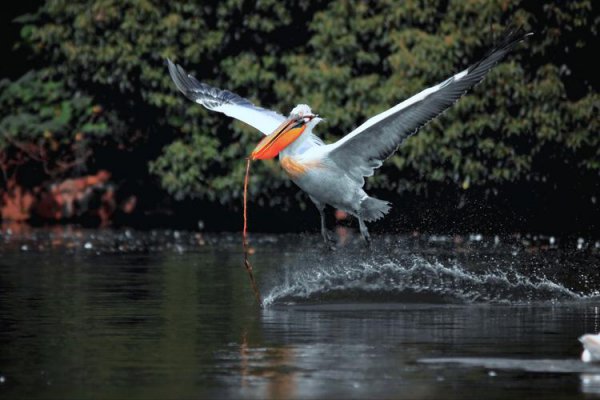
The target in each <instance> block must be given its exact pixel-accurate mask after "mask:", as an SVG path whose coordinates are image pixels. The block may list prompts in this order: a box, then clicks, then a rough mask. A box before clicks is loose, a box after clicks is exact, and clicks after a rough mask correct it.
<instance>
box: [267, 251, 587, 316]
mask: <svg viewBox="0 0 600 400" xmlns="http://www.w3.org/2000/svg"><path fill="white" fill-rule="evenodd" d="M283 267H284V272H283V273H282V274H280V275H278V276H277V277H275V278H274V279H271V282H272V287H271V289H270V290H269V291H268V292H267V295H266V296H265V298H264V300H263V306H265V307H268V306H270V305H273V304H276V303H297V302H323V301H345V302H352V301H354V302H361V301H375V300H377V301H380V300H384V301H396V302H410V301H412V302H415V301H418V302H441V303H465V302H485V303H511V304H515V303H529V302H534V301H564V300H581V299H584V298H586V297H587V296H586V295H585V294H583V293H580V292H577V291H574V290H572V289H570V288H567V287H566V286H564V285H563V284H561V282H559V281H556V280H553V279H550V278H547V277H545V276H544V275H543V273H540V272H539V271H535V272H533V273H530V274H528V275H526V274H524V273H521V272H519V271H518V270H517V269H516V268H515V267H514V266H513V265H512V264H511V263H507V264H506V265H494V263H488V265H487V266H486V267H482V266H481V265H478V266H473V265H471V266H469V267H467V266H465V265H463V264H461V263H460V262H458V261H457V260H451V261H444V262H442V261H439V260H436V259H433V260H430V259H427V258H425V257H423V256H418V255H406V254H405V255H398V256H393V257H390V256H387V257H386V256H373V255H367V256H364V255H359V256H357V255H356V254H354V255H346V256H342V257H340V255H339V254H337V255H335V256H325V257H323V256H322V257H320V258H316V259H315V257H311V256H305V257H299V258H297V259H296V260H291V261H290V263H288V264H287V265H284V266H283Z"/></svg>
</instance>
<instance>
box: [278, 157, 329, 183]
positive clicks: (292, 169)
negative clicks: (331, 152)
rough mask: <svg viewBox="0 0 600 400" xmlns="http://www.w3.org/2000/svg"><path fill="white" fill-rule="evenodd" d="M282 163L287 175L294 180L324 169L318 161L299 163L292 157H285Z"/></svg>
mask: <svg viewBox="0 0 600 400" xmlns="http://www.w3.org/2000/svg"><path fill="white" fill-rule="evenodd" d="M280 163H281V167H282V168H283V170H284V171H285V173H286V174H287V175H288V176H289V177H290V178H292V179H294V178H301V177H303V176H304V175H306V174H307V173H308V172H310V171H312V170H315V169H318V168H322V167H323V164H322V163H321V162H320V161H318V160H314V161H299V160H298V159H295V158H294V157H290V156H285V157H283V158H282V159H281V161H280Z"/></svg>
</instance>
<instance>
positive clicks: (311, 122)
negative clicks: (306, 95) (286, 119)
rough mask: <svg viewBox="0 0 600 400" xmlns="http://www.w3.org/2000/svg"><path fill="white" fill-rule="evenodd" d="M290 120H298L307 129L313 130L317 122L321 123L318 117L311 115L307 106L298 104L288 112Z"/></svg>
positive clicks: (321, 119)
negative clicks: (301, 121) (302, 122)
mask: <svg viewBox="0 0 600 400" xmlns="http://www.w3.org/2000/svg"><path fill="white" fill-rule="evenodd" d="M290 118H298V119H301V120H303V121H304V123H305V124H306V125H307V128H311V129H312V128H314V127H315V125H317V124H318V123H319V122H321V121H323V118H320V117H319V116H318V115H315V114H313V112H312V110H311V109H310V107H309V106H308V105H307V104H298V105H297V106H296V107H294V108H293V109H292V112H290Z"/></svg>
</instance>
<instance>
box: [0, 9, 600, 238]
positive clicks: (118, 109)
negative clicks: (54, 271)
mask: <svg viewBox="0 0 600 400" xmlns="http://www.w3.org/2000/svg"><path fill="white" fill-rule="evenodd" d="M596 3H597V2H593V1H592V0H574V1H568V2H566V1H545V2H542V1H525V0H523V1H507V0H492V1H488V0H469V1H430V0H421V1H403V2H396V1H391V0H390V1H377V2H370V1H365V2H349V1H343V0H334V1H274V0H266V1H258V2H250V1H243V0H234V1H203V2H193V1H171V2H163V1H156V0H131V1H128V2H119V1H109V0H91V1H84V2H78V1H73V2H65V1H51V0H48V1H45V2H43V1H39V2H29V3H27V2H25V3H22V4H20V5H19V6H18V7H20V9H16V10H15V11H13V12H12V14H11V13H7V14H4V15H3V17H2V18H3V19H4V21H3V24H2V26H3V30H4V33H3V37H5V38H9V40H3V42H2V46H3V47H2V50H3V54H9V55H10V56H9V57H7V58H6V59H7V60H9V61H8V62H6V63H3V65H2V66H1V67H0V74H1V75H0V78H2V80H1V81H0V168H1V170H2V174H0V192H1V193H0V195H1V201H2V207H3V208H2V210H3V215H2V218H3V219H4V220H9V219H13V220H14V219H16V220H21V221H26V222H28V223H31V224H48V223H65V222H76V223H82V224H84V225H91V226H96V225H113V226H120V225H133V226H137V227H154V226H177V227H187V228H190V229H196V228H197V227H198V223H199V221H202V222H201V223H200V226H202V227H204V229H208V230H238V229H239V228H240V225H241V224H240V215H239V212H240V209H241V200H242V180H243V173H244V158H245V157H246V156H247V155H248V154H249V152H250V151H251V149H252V148H253V147H254V146H255V144H256V143H257V142H258V140H259V139H260V134H259V133H258V132H256V131H254V130H253V129H252V128H250V127H248V126H245V125H244V124H242V123H240V122H234V121H232V120H230V119H229V118H227V117H225V116H223V115H221V114H215V113H211V112H209V111H207V110H205V109H204V108H202V107H200V106H197V105H194V104H193V103H191V102H190V101H188V100H187V99H185V98H184V97H183V96H181V94H180V93H179V92H178V91H177V90H176V88H175V86H174V85H173V83H172V81H171V79H170V77H169V75H168V72H167V69H166V63H165V59H166V58H167V57H168V58H170V59H172V60H173V61H175V62H177V63H179V64H181V65H183V66H184V67H185V68H186V69H187V70H188V71H189V72H191V73H192V74H193V75H195V76H196V77H197V78H198V79H200V80H203V81H206V82H207V83H209V84H212V85H214V86H217V87H221V88H226V89H229V90H231V91H233V92H236V93H238V94H240V95H242V96H245V97H248V98H249V99H251V100H252V101H253V102H255V103H257V104H260V105H261V106H263V107H266V108H272V109H275V110H278V111H280V112H282V113H284V114H287V113H288V112H289V111H290V110H291V109H292V108H293V107H294V105H295V104H298V103H306V104H309V105H311V107H312V108H313V110H314V111H315V112H316V113H318V114H320V115H321V116H323V117H324V118H326V122H324V123H322V124H321V125H320V126H319V128H318V130H317V133H318V134H319V135H320V136H321V137H323V138H324V139H325V140H326V141H333V140H337V139H338V138H340V137H342V136H343V135H344V134H346V133H348V132H350V131H351V130H352V129H353V128H354V127H356V126H358V125H359V124H360V123H362V122H363V121H364V120H366V119H367V118H369V117H370V116H372V115H375V114H377V113H379V112H382V111H384V110H386V109H387V108H389V107H392V106H393V105H395V104H397V103H399V102H400V101H402V100H404V99H406V98H408V97H410V96H411V95H413V94H416V93H417V92H419V91H421V90H422V89H424V88H426V87H428V86H431V85H433V84H436V83H438V82H440V81H442V80H444V79H446V78H447V77H449V76H450V75H452V74H454V73H456V72H458V71H460V70H461V69H463V68H465V67H466V66H468V65H469V64H470V63H472V62H474V61H476V60H477V59H478V57H480V56H481V55H483V54H484V53H485V52H486V51H487V50H488V49H489V47H490V46H491V45H492V44H493V43H494V40H495V38H496V37H497V35H498V34H499V33H501V32H502V31H503V29H504V27H505V26H506V25H508V24H510V23H513V24H517V25H523V26H524V27H525V29H526V30H528V31H533V32H534V33H535V35H534V36H533V37H530V38H529V39H528V41H526V42H525V43H523V44H521V45H520V46H518V48H517V49H516V50H515V51H514V52H513V53H512V54H510V55H509V57H507V59H506V60H505V61H504V62H503V63H502V64H500V65H499V66H498V67H497V68H496V69H495V70H493V71H492V72H491V73H490V74H489V76H488V77H487V78H486V79H485V80H484V81H483V82H482V83H481V84H480V85H478V86H477V87H476V88H475V90H473V91H472V92H471V93H469V94H468V95H467V96H465V97H464V98H463V99H462V100H460V101H459V102H458V103H457V104H456V105H455V106H454V107H453V108H451V109H450V110H449V111H448V112H446V113H445V114H444V115H443V116H441V117H440V118H438V119H436V120H435V121H433V122H432V123H430V124H429V125H427V126H426V127H425V128H424V129H422V130H421V131H420V132H419V134H417V135H415V136H413V137H411V138H410V139H409V140H407V141H406V143H405V144H404V145H403V146H402V147H401V148H400V149H399V151H398V152H397V153H396V154H395V155H394V156H393V157H391V158H390V159H389V160H388V161H387V162H386V163H385V164H384V166H383V167H382V168H381V169H380V170H379V171H377V173H376V175H375V176H374V177H373V178H371V179H369V180H368V181H367V191H368V192H370V193H372V194H374V195H375V196H376V197H379V198H382V199H386V200H388V201H391V202H392V203H393V209H392V213H391V215H390V217H389V218H387V219H385V220H383V221H380V222H378V223H376V224H375V226H374V231H375V232H377V231H388V232H406V231H412V230H420V231H423V230H425V231H432V232H450V233H453V232H462V231H479V232H493V233H511V232H515V231H529V232H542V233H551V234H592V235H597V234H598V233H599V227H600V225H599V221H600V211H599V207H598V201H600V186H599V182H600V180H599V178H600V136H599V129H598V128H599V118H598V114H599V113H598V111H599V104H600V103H599V96H598V93H597V89H598V83H597V80H596V79H594V75H595V73H596V71H597V62H595V61H593V60H594V58H595V57H594V54H595V53H594V51H595V50H596V48H597V43H598V23H599V21H600V17H599V15H598V5H597V4H596ZM57 199H58V200H57ZM250 201H251V218H252V221H251V225H252V229H253V230H263V231H303V230H316V229H317V223H318V219H317V215H318V214H317V211H316V210H315V209H313V207H312V206H311V205H310V201H309V199H308V198H307V197H306V196H305V195H304V194H303V193H301V192H300V190H299V189H298V188H297V187H296V186H294V184H293V183H292V182H291V181H289V180H288V179H287V178H286V176H285V174H284V173H283V172H282V171H281V169H280V167H279V166H278V164H277V162H276V161H267V162H261V163H256V165H255V167H254V168H253V174H252V177H251V182H250ZM332 218H333V217H332Z"/></svg>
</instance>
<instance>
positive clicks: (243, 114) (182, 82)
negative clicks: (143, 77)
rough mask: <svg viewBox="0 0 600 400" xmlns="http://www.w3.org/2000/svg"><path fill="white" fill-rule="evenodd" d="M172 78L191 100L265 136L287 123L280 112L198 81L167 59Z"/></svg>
mask: <svg viewBox="0 0 600 400" xmlns="http://www.w3.org/2000/svg"><path fill="white" fill-rule="evenodd" d="M167 63H168V66H169V73H170V75H171V79H173V82H174V83H175V86H177V89H179V90H180V91H181V93H183V94H184V95H185V96H186V97H187V98H188V99H190V100H193V101H194V102H196V103H198V104H201V105H203V106H204V107H206V108H208V109H209V110H213V111H218V112H222V113H224V114H225V115H228V116H230V117H233V118H235V119H238V120H240V121H242V122H245V123H247V124H248V125H250V126H253V127H254V128H256V129H258V130H259V131H261V132H262V133H264V134H265V135H268V134H269V133H271V132H273V131H274V130H275V129H276V128H277V127H278V126H279V125H280V124H281V122H283V121H284V120H285V117H284V116H283V115H281V114H279V113H277V112H274V111H270V110H266V109H264V108H261V107H257V106H255V105H254V104H252V102H250V101H249V100H247V99H245V98H243V97H240V96H238V95H237V94H235V93H233V92H230V91H229V90H221V89H218V88H215V87H212V86H210V85H207V84H205V83H202V82H199V81H198V80H197V79H196V78H194V77H193V76H192V75H189V74H187V73H186V72H185V70H184V69H183V68H182V67H181V66H179V65H175V64H173V62H171V60H169V59H167Z"/></svg>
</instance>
